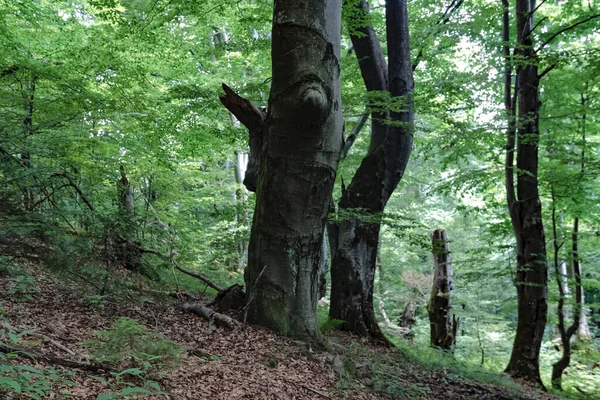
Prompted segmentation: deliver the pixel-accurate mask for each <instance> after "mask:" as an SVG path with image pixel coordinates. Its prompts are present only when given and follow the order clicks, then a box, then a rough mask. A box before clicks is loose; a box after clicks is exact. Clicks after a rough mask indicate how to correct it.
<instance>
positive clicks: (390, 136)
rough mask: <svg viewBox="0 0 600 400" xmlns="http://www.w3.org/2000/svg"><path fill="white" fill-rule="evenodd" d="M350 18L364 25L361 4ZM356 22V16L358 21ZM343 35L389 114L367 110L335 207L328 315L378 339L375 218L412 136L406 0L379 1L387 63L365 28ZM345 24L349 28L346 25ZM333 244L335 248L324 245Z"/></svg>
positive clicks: (356, 27) (399, 176)
mask: <svg viewBox="0 0 600 400" xmlns="http://www.w3.org/2000/svg"><path fill="white" fill-rule="evenodd" d="M348 7H353V9H352V14H356V15H359V17H357V19H358V20H362V21H364V20H367V21H368V15H369V11H368V6H367V3H366V1H364V0H360V1H352V2H349V4H348ZM362 17H364V18H362ZM353 24H354V26H352V27H351V30H350V35H351V39H352V44H353V46H354V50H355V51H356V56H357V58H358V61H359V67H360V71H361V74H362V77H363V80H364V82H365V86H366V89H367V91H368V92H369V93H370V95H371V96H372V98H373V99H375V97H377V98H378V99H383V98H385V97H386V96H390V97H391V99H392V100H394V99H395V100H399V102H398V103H396V104H397V105H398V104H400V105H401V106H400V107H399V109H398V108H396V109H391V108H388V110H385V111H382V110H381V109H375V108H374V109H373V111H372V112H371V123H372V131H371V141H370V145H369V151H368V153H367V155H366V156H365V158H364V159H363V160H362V163H361V165H360V167H359V168H358V170H357V171H356V174H355V175H354V177H353V178H352V181H351V182H350V185H349V186H348V187H347V188H343V190H342V197H341V200H340V202H339V210H338V211H339V218H338V219H337V226H336V229H335V230H333V231H336V234H337V236H336V237H335V238H333V240H332V238H331V237H330V245H331V247H332V254H333V260H332V263H331V308H330V312H329V315H330V317H331V318H335V319H340V320H343V321H345V323H344V324H343V325H342V326H341V327H342V329H346V330H350V331H354V332H358V333H359V334H361V335H365V336H371V337H373V338H375V339H384V340H385V338H384V336H383V334H382V333H381V330H380V329H379V325H378V324H377V321H376V319H375V313H374V308H373V290H374V280H375V270H376V259H377V248H378V246H379V233H380V227H381V225H380V224H381V221H380V219H381V213H382V212H383V210H384V208H385V205H386V204H387V202H388V200H389V198H390V196H391V194H392V193H393V191H394V190H395V188H396V186H397V185H398V183H399V182H400V180H401V179H402V176H403V174H404V170H405V168H406V164H407V163H408V159H409V157H410V152H411V149H412V139H413V120H414V114H413V110H412V101H413V99H412V93H413V74H412V64H411V58H410V40H409V31H408V11H407V1H406V0H388V1H386V28H387V47H388V59H389V66H388V65H387V64H386V61H385V57H384V55H383V52H382V50H381V47H380V45H379V40H378V38H377V35H376V34H375V31H374V29H373V26H372V25H371V24H370V23H368V22H367V24H364V23H363V24H361V23H358V24H357V23H355V22H353ZM351 25H352V23H351ZM332 243H335V247H334V246H333V245H332Z"/></svg>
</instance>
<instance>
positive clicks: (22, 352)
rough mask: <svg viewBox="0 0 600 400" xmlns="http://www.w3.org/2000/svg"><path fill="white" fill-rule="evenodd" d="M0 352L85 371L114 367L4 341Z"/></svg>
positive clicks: (107, 369)
mask: <svg viewBox="0 0 600 400" xmlns="http://www.w3.org/2000/svg"><path fill="white" fill-rule="evenodd" d="M0 352H1V353H5V354H17V355H18V356H21V357H26V358H30V359H32V360H34V361H43V362H46V363H48V364H53V365H60V366H61V367H67V368H77V369H82V370H85V371H92V372H98V371H114V370H115V369H114V368H112V367H109V366H107V365H105V364H96V363H89V364H88V363H80V362H77V361H71V360H66V359H64V358H60V357H54V356H48V355H45V354H42V353H40V352H38V351H35V350H31V349H27V348H24V347H18V346H11V345H8V344H5V343H0Z"/></svg>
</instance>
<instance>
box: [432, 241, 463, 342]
mask: <svg viewBox="0 0 600 400" xmlns="http://www.w3.org/2000/svg"><path fill="white" fill-rule="evenodd" d="M431 243H432V252H433V262H434V268H435V269H434V273H433V287H432V288H431V297H430V298H429V304H428V305H427V311H428V313H429V324H430V327H431V336H430V338H431V345H432V346H434V347H439V348H441V349H445V350H451V349H452V348H453V346H454V344H455V343H456V331H457V329H458V320H457V319H456V318H455V317H453V316H451V315H450V309H451V308H452V306H451V304H450V291H452V289H454V286H453V283H452V264H451V260H450V246H449V244H448V236H447V234H446V231H444V230H443V229H436V230H435V231H433V234H432V235H431Z"/></svg>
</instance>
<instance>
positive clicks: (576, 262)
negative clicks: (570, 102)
mask: <svg viewBox="0 0 600 400" xmlns="http://www.w3.org/2000/svg"><path fill="white" fill-rule="evenodd" d="M587 93H588V83H587V82H586V83H585V86H584V90H583V92H582V93H581V108H582V110H583V111H582V114H581V125H580V129H581V142H582V143H581V171H580V176H581V179H584V177H585V151H586V147H587V138H586V134H587V131H586V122H587V109H586V107H587V100H588V98H587V96H586V95H587ZM576 221H577V225H576V227H577V230H575V225H574V226H573V241H574V243H575V245H576V244H577V243H576V242H577V240H576V239H577V237H578V234H579V219H576ZM573 252H574V254H573V263H572V265H573V273H574V275H576V273H577V272H576V269H577V268H579V275H580V278H581V277H582V276H583V275H582V272H581V260H580V258H579V253H577V249H576V248H574V250H573ZM575 278H576V277H575ZM579 286H580V290H581V304H580V306H581V312H580V317H579V327H578V328H577V338H578V339H579V340H582V341H587V342H589V341H591V340H592V332H591V331H590V327H589V325H588V321H587V315H586V313H585V291H584V289H583V286H581V285H579ZM575 290H577V288H575Z"/></svg>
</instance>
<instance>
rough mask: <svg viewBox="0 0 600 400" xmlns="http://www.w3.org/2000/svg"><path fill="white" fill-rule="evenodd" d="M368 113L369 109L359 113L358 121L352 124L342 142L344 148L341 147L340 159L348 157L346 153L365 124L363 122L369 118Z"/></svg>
mask: <svg viewBox="0 0 600 400" xmlns="http://www.w3.org/2000/svg"><path fill="white" fill-rule="evenodd" d="M370 114H371V113H370V112H369V110H367V111H366V112H365V113H364V114H363V115H361V116H360V118H359V119H358V122H357V123H356V125H354V127H353V128H352V130H351V131H350V134H349V135H348V137H347V138H346V142H345V143H344V148H343V149H342V154H341V158H342V160H343V159H344V158H346V157H348V153H350V149H351V148H352V145H353V144H354V142H355V141H356V138H357V137H358V134H359V133H360V131H361V130H362V128H363V127H364V126H365V123H366V122H367V120H368V119H369V115H370Z"/></svg>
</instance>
